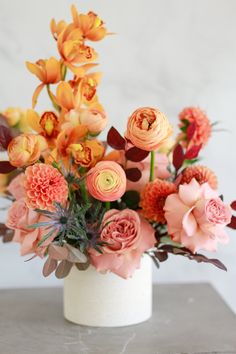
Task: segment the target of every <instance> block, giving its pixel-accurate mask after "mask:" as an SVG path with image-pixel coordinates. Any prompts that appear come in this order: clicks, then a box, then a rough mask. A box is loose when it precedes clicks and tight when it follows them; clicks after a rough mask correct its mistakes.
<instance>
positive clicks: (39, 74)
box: [26, 61, 45, 82]
mask: <svg viewBox="0 0 236 354" xmlns="http://www.w3.org/2000/svg"><path fill="white" fill-rule="evenodd" d="M26 67H27V69H28V70H29V71H30V72H31V73H32V74H34V75H36V76H37V78H38V79H39V80H40V81H42V82H44V80H45V76H44V73H43V71H42V70H41V69H40V68H39V67H38V65H37V64H33V63H30V62H29V61H27V62H26Z"/></svg>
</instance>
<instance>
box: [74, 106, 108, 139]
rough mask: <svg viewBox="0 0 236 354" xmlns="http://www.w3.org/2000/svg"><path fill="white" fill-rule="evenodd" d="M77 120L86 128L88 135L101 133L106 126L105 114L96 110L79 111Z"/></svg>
mask: <svg viewBox="0 0 236 354" xmlns="http://www.w3.org/2000/svg"><path fill="white" fill-rule="evenodd" d="M79 119H80V123H81V124H83V125H85V126H86V127H87V128H88V130H89V132H90V134H94V135H97V134H99V133H101V131H103V130H104V129H105V127H106V125H107V116H106V113H105V112H104V111H101V110H98V109H92V108H90V109H83V110H81V112H80V116H79Z"/></svg>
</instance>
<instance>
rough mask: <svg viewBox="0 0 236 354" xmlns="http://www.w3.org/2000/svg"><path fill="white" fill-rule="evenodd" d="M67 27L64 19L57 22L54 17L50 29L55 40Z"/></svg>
mask: <svg viewBox="0 0 236 354" xmlns="http://www.w3.org/2000/svg"><path fill="white" fill-rule="evenodd" d="M66 27H67V23H66V22H65V21H64V20H61V21H58V22H57V23H56V21H55V20H54V18H53V19H52V20H51V22H50V29H51V33H52V35H53V37H54V39H55V40H57V39H58V36H59V35H60V34H61V33H62V31H63V30H64V29H65V28H66Z"/></svg>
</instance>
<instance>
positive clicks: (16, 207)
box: [6, 198, 54, 257]
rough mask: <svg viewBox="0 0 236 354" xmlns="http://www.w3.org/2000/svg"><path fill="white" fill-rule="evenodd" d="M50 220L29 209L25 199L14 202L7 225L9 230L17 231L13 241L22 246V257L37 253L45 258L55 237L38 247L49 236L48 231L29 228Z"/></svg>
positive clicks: (41, 228)
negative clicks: (48, 247) (47, 249)
mask: <svg viewBox="0 0 236 354" xmlns="http://www.w3.org/2000/svg"><path fill="white" fill-rule="evenodd" d="M48 220H50V219H48V218H46V217H45V216H42V215H40V214H39V213H37V212H35V211H34V210H32V209H29V208H28V207H27V205H26V203H25V200H24V198H21V199H18V200H17V201H15V202H13V204H12V206H11V207H10V209H9V211H8V217H7V222H6V225H7V227H8V228H9V229H12V230H14V231H15V233H14V237H13V241H15V242H18V243H20V244H21V255H22V256H25V255H27V254H30V253H36V254H37V255H38V256H40V257H43V256H44V254H45V252H46V248H47V246H48V245H49V244H50V243H51V242H52V241H53V238H54V236H51V237H50V238H48V239H47V240H46V241H45V242H43V243H42V245H41V246H39V247H37V245H38V243H39V242H40V241H41V240H42V239H43V237H44V236H45V235H46V234H47V231H46V230H45V229H44V228H43V227H40V228H32V229H30V228H29V227H28V226H30V225H33V224H35V223H39V222H45V221H48Z"/></svg>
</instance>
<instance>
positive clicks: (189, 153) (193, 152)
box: [185, 145, 202, 160]
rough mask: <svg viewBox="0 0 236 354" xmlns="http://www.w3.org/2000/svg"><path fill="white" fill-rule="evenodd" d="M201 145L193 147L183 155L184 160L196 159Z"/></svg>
mask: <svg viewBox="0 0 236 354" xmlns="http://www.w3.org/2000/svg"><path fill="white" fill-rule="evenodd" d="M201 148H202V145H194V146H192V147H191V148H190V149H189V150H187V152H186V153H185V159H186V160H193V159H196V158H197V157H198V154H199V151H200V150H201Z"/></svg>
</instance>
